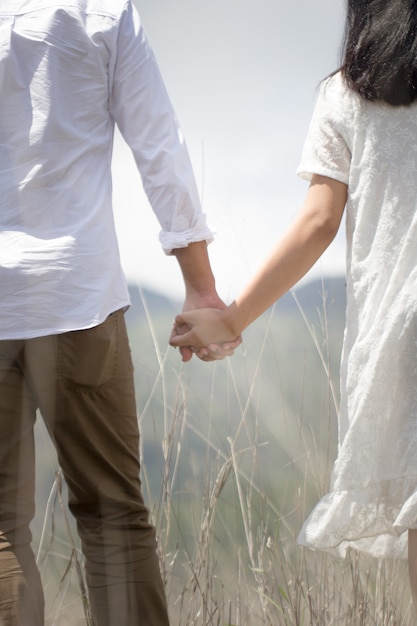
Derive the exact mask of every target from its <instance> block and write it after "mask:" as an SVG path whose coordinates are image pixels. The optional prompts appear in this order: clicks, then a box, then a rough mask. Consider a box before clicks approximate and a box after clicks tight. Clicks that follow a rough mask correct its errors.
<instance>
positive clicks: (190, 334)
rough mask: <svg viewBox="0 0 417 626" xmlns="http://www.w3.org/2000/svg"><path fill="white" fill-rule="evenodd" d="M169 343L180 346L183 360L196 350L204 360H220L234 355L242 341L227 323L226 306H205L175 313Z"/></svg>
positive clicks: (198, 355)
mask: <svg viewBox="0 0 417 626" xmlns="http://www.w3.org/2000/svg"><path fill="white" fill-rule="evenodd" d="M169 343H170V345H171V346H173V347H175V348H177V347H178V348H180V352H181V356H182V360H183V361H184V362H185V361H189V360H190V359H191V358H192V356H193V354H195V355H196V356H197V357H198V358H199V359H201V360H202V361H218V360H221V359H224V358H225V357H227V356H232V354H233V353H234V351H235V349H236V348H237V347H238V346H239V345H240V344H241V343H242V337H241V335H238V336H234V334H233V330H232V329H231V328H230V326H229V325H228V324H227V321H226V316H225V309H223V310H222V309H217V308H203V309H195V310H193V311H187V312H185V313H180V314H179V315H177V316H176V317H175V320H174V325H173V328H172V331H171V336H170V338H169Z"/></svg>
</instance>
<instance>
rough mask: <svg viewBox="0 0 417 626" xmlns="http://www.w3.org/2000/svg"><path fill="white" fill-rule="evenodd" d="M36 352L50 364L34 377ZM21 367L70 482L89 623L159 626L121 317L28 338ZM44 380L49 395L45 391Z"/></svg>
mask: <svg viewBox="0 0 417 626" xmlns="http://www.w3.org/2000/svg"><path fill="white" fill-rule="evenodd" d="M39 353H41V354H43V355H44V356H43V358H45V355H46V354H47V353H48V354H49V357H48V361H49V362H50V363H51V371H50V372H49V373H48V372H46V371H45V370H44V371H43V374H42V377H40V376H39V369H37V368H36V362H37V356H36V355H37V354H39ZM29 355H30V356H29ZM28 360H30V361H31V365H32V366H31V375H32V377H33V382H34V386H35V387H36V389H37V392H38V394H39V401H40V405H41V411H42V414H43V416H44V419H45V421H46V424H47V426H48V429H49V431H50V433H51V436H52V438H53V440H54V442H55V445H56V448H57V452H58V458H59V462H60V465H61V467H62V470H63V472H64V476H65V478H66V481H67V484H68V488H69V506H70V509H71V511H72V513H73V514H74V516H75V518H76V520H77V528H78V532H79V535H80V538H81V543H82V550H83V553H84V556H85V563H86V573H87V584H88V590H89V598H90V603H91V610H92V615H93V622H94V624H95V626H140V625H142V626H165V625H167V624H168V617H167V610H166V602H165V594H164V588H163V583H162V580H161V574H160V570H159V561H158V557H157V552H156V539H155V530H154V528H153V526H152V525H151V524H150V523H149V519H148V511H147V509H146V508H145V505H144V502H143V498H142V494H141V485H140V481H139V433H138V424H137V414H136V403H135V394H134V386H133V367H132V362H131V356H130V349H129V345H128V340H127V334H126V328H125V323H124V316H123V314H121V313H120V312H118V313H115V314H114V315H112V316H110V317H109V318H108V319H107V320H106V322H105V323H104V324H101V325H100V326H98V327H96V328H93V329H90V330H85V331H77V332H73V333H65V334H64V335H58V336H56V337H51V338H44V339H42V340H32V341H31V345H30V350H29V351H28ZM54 369H56V372H54V371H53V370H54ZM51 377H54V379H56V385H55V396H54V397H51V394H50V393H49V392H48V388H49V387H50V384H51V380H52V378H51Z"/></svg>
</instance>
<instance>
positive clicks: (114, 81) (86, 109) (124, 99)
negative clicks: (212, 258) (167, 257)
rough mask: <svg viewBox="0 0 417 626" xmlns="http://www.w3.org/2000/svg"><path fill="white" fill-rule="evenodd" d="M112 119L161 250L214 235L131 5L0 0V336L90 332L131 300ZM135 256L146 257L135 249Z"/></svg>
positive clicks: (101, 0) (121, 1)
mask: <svg viewBox="0 0 417 626" xmlns="http://www.w3.org/2000/svg"><path fill="white" fill-rule="evenodd" d="M115 123H117V125H118V126H119V128H120V130H121V132H122V134H123V136H124V138H125V139H126V141H127V143H128V144H129V146H130V147H131V149H132V151H133V154H134V157H135V160H136V163H137V165H138V168H139V170H140V173H141V176H142V180H143V184H144V188H145V190H146V192H147V194H148V197H149V200H150V202H151V205H152V207H153V210H154V211H155V213H156V216H157V218H158V220H159V222H160V224H161V227H162V232H161V235H160V240H161V242H162V246H163V248H164V249H165V251H166V252H167V253H169V252H170V251H171V250H172V249H173V248H178V247H184V246H187V245H188V243H190V242H192V241H203V240H207V241H210V240H211V238H212V235H211V233H210V231H209V229H208V227H207V225H206V222H205V217H204V215H203V214H202V213H201V207H200V203H199V198H198V193H197V190H196V185H195V181H194V177H193V172H192V169H191V165H190V161H189V157H188V153H187V150H186V147H185V145H184V141H183V137H182V135H181V131H180V129H179V127H178V123H177V120H176V118H175V115H174V112H173V110H172V107H171V104H170V102H169V99H168V97H167V94H166V91H165V88H164V85H163V83H162V80H161V77H160V74H159V71H158V68H157V65H156V62H155V59H154V56H153V54H152V52H151V50H150V48H149V45H148V43H147V40H146V37H145V35H144V32H143V29H142V26H141V24H140V20H139V17H138V15H137V13H136V12H135V10H134V8H133V6H132V4H131V2H130V1H129V0H65V2H60V1H59V0H8V1H7V2H2V3H1V5H0V190H1V192H0V338H1V339H13V338H30V337H35V336H40V335H46V334H53V333H58V332H63V331H68V330H74V329H80V328H87V327H90V326H94V325H95V324H98V323H100V322H101V321H102V320H104V319H105V318H106V317H107V315H108V314H109V313H110V312H112V311H114V310H115V309H118V308H121V307H125V306H127V305H128V304H129V297H128V292H127V288H126V284H125V279H124V276H123V273H122V269H121V266H120V260H119V251H118V245H117V241H116V235H115V229H114V223H113V213H112V204H111V194H112V187H111V174H110V163H111V152H112V142H113V132H114V125H115ZM138 210H139V209H138ZM139 262H146V259H144V258H141V255H140V251H138V263H139Z"/></svg>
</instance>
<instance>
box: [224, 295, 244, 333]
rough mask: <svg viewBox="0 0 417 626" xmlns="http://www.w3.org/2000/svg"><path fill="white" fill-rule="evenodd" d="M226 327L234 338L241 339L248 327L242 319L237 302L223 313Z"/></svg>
mask: <svg viewBox="0 0 417 626" xmlns="http://www.w3.org/2000/svg"><path fill="white" fill-rule="evenodd" d="M221 317H222V320H223V323H224V325H225V326H226V328H227V329H228V330H229V331H230V334H231V335H232V336H233V337H240V335H241V334H242V332H243V331H244V329H245V328H246V326H245V325H244V323H243V321H242V320H241V319H240V316H239V311H238V308H237V305H236V302H232V304H230V305H229V306H228V307H226V308H225V309H224V310H223V311H222V312H221Z"/></svg>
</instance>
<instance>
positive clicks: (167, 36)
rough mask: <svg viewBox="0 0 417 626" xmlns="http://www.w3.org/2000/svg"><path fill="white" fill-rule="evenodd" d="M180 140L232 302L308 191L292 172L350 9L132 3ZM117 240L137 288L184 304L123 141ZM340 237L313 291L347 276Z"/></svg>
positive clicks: (232, 1)
mask: <svg viewBox="0 0 417 626" xmlns="http://www.w3.org/2000/svg"><path fill="white" fill-rule="evenodd" d="M134 2H135V4H136V7H137V8H138V10H139V14H140V16H141V20H142V23H143V26H144V28H145V31H146V33H147V36H148V38H149V40H150V43H151V46H152V48H153V50H154V53H155V56H156V58H157V61H158V64H159V67H160V70H161V73H162V76H163V78H164V82H165V84H166V87H167V90H168V93H169V95H170V98H171V101H172V103H173V106H174V109H175V111H176V114H177V117H178V118H179V121H180V124H181V127H182V129H183V131H184V134H185V138H186V142H187V145H188V150H189V153H190V157H191V161H192V164H193V168H194V172H195V176H196V180H197V186H198V189H199V191H200V197H201V200H202V205H203V211H204V213H205V214H206V215H207V220H208V223H209V225H210V227H211V228H212V230H213V231H214V232H215V233H216V236H215V241H214V242H213V243H212V244H210V246H209V254H210V261H211V265H212V268H213V271H214V274H215V276H216V285H217V290H218V292H219V295H220V296H221V297H222V298H223V299H224V300H225V301H226V302H230V301H231V300H232V299H233V297H234V296H236V295H237V293H238V292H239V290H240V289H241V288H242V287H243V285H244V284H245V282H246V281H247V280H248V278H249V277H250V276H251V275H252V273H253V272H254V271H255V270H256V268H257V267H259V265H260V264H261V263H262V261H263V259H264V258H265V257H266V255H267V253H268V251H269V250H270V249H271V248H272V247H273V245H274V244H275V242H276V240H277V239H278V238H279V237H280V235H282V233H283V232H284V230H285V229H286V227H287V226H288V225H289V223H290V222H291V220H292V219H293V217H294V216H295V215H296V213H297V211H298V210H299V209H300V207H301V204H302V202H303V198H304V195H305V193H306V191H307V185H308V183H306V182H305V181H302V180H300V179H299V178H298V177H297V175H296V169H297V166H298V162H299V159H300V156H301V151H302V147H303V143H304V139H305V136H306V132H307V129H308V125H309V121H310V117H311V114H312V111H313V107H314V102H315V98H316V95H317V88H318V85H319V82H320V80H321V79H322V78H324V77H325V76H326V75H327V74H329V73H330V72H331V71H333V70H334V69H336V67H337V66H338V62H339V52H340V43H341V38H342V33H343V20H344V2H343V0H316V1H315V2H312V1H311V0H288V1H287V2H283V0H134ZM113 186H114V209H115V219H116V228H117V232H118V237H119V244H120V250H121V256H122V263H123V267H124V270H125V273H126V276H127V278H128V280H129V281H130V282H134V283H138V284H139V285H141V286H144V287H148V288H152V289H154V290H156V291H159V292H162V293H164V294H166V295H168V296H170V297H173V298H176V299H181V298H182V296H183V283H182V278H181V273H180V271H179V268H178V266H177V262H176V260H175V258H173V257H167V256H166V255H165V254H164V253H163V251H162V249H161V247H160V244H159V241H158V233H159V230H160V227H159V224H158V222H157V220H156V218H155V216H154V215H153V213H152V210H151V209H150V207H149V204H148V202H147V200H146V197H145V195H144V193H143V191H142V187H141V181H140V177H139V174H138V173H137V170H136V167H135V165H134V162H133V158H132V157H131V154H130V152H129V149H128V148H127V147H126V145H125V144H124V142H123V140H122V139H121V138H120V136H119V135H117V136H116V141H115V150H114V158H113ZM344 262H345V249H344V229H343V227H342V228H341V230H340V232H339V234H338V235H337V237H336V239H335V241H334V242H333V243H332V244H331V246H330V248H329V249H328V250H327V251H326V252H325V254H324V255H323V257H322V258H321V259H320V260H319V261H318V263H317V264H316V266H315V268H314V269H313V270H312V271H311V272H310V273H309V274H308V276H307V278H306V279H305V280H310V279H313V278H317V277H318V276H320V277H323V276H328V275H341V274H343V273H344V268H345V264H344Z"/></svg>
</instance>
